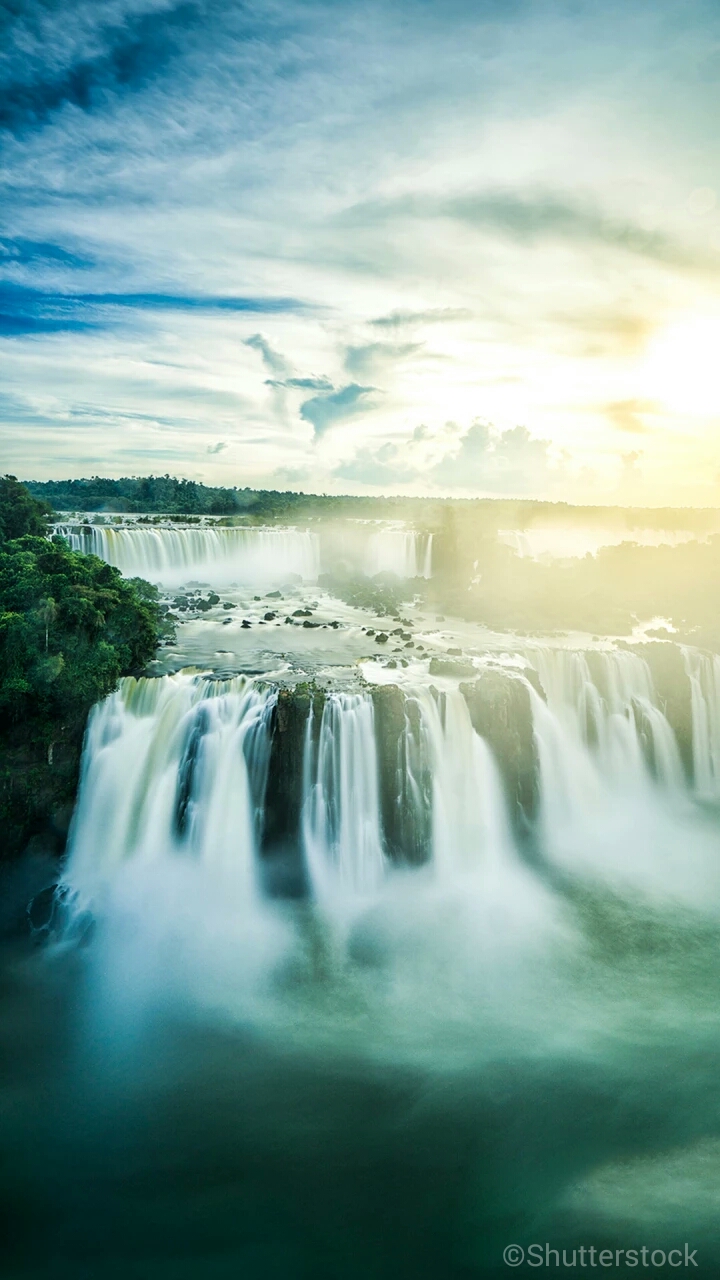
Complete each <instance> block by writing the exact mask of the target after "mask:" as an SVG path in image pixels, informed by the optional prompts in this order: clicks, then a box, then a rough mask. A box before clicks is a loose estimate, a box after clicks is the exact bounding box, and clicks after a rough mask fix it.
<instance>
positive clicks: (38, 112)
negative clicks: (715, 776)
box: [0, 0, 720, 506]
mask: <svg viewBox="0 0 720 1280" xmlns="http://www.w3.org/2000/svg"><path fill="white" fill-rule="evenodd" d="M719 116H720V5H718V4H717V0H712V2H710V3H708V2H707V0H682V3H680V0H673V2H670V0H652V3H645V2H644V0H623V2H622V3H614V0H603V3H602V4H598V3H597V0H593V2H592V3H586V2H585V0H565V2H564V3H552V2H550V0H548V2H547V3H546V2H545V0H442V3H440V0H382V2H380V0H378V2H374V0H367V2H366V3H356V2H355V0H332V2H328V0H326V2H324V3H322V2H316V0H268V2H266V3H259V4H254V3H251V2H248V3H240V2H239V0H0V450H1V452H2V459H3V461H2V470H3V471H9V472H11V473H13V474H15V475H18V476H20V477H21V478H25V479H29V478H33V479H53V478H65V477H71V476H88V475H105V476H122V475H147V474H151V473H153V474H164V473H166V472H168V473H170V474H171V475H177V476H187V477H189V478H192V479H196V480H202V481H204V482H206V483H210V484H224V485H239V486H244V485H250V486H262V487H269V488H279V489H301V490H305V491H313V492H327V493H368V494H374V493H377V494H380V493H399V494H403V493H406V494H425V495H457V496H461V497H474V496H530V497H536V498H546V499H552V500H563V501H569V502H577V503H622V504H625V505H628V504H633V505H641V504H642V505H651V506H658V505H696V506H719V505H720V132H719V131H718V129H717V120H718V118H719Z"/></svg>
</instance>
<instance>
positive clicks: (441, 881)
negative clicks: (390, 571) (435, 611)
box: [3, 633, 720, 1280]
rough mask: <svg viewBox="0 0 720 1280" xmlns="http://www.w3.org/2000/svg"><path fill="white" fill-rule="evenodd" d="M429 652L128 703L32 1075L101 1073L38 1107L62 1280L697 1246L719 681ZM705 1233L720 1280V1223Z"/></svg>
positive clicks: (89, 787) (711, 1107) (97, 786)
mask: <svg viewBox="0 0 720 1280" xmlns="http://www.w3.org/2000/svg"><path fill="white" fill-rule="evenodd" d="M333 634H334V633H333ZM403 652H409V653H413V651H412V650H408V651H405V650H403ZM414 652H415V656H414V657H413V659H411V660H410V661H408V662H407V665H406V666H403V665H401V663H400V662H399V660H398V658H397V657H395V658H394V657H393V656H392V655H391V654H390V655H389V654H388V653H387V652H384V653H382V654H379V655H377V657H376V658H375V660H373V661H367V662H363V663H362V665H361V667H360V668H359V669H358V668H357V667H356V668H355V669H348V668H347V667H343V668H338V667H335V668H333V669H331V670H330V669H325V670H323V671H319V672H318V674H317V676H316V679H315V680H308V679H307V678H303V676H306V673H301V672H298V671H292V670H287V669H286V670H285V671H280V672H277V673H276V674H275V675H267V676H257V675H256V676H252V677H244V676H234V677H232V678H227V679H219V678H217V677H216V676H215V675H213V674H212V673H210V672H208V671H198V670H185V671H180V672H177V673H175V674H172V675H165V676H161V677H147V676H145V677H139V678H128V679H125V680H123V681H122V682H121V684H120V687H119V688H118V690H117V692H115V693H114V694H112V695H111V697H109V698H108V699H106V700H105V701H104V702H103V703H102V704H100V705H99V706H97V707H96V708H95V710H94V711H93V713H92V715H91V718H90V721H89V724H88V728H87V735H86V742H85V750H84V757H83V766H82V777H81V785H80V793H79V799H78V803H77V807H76V812H75V817H74V822H73V826H72V831H71V838H70V848H69V852H68V857H67V861H66V864H65V867H64V870H63V886H62V889H61V892H60V894H59V895H58V897H57V898H56V904H57V905H56V910H55V915H54V916H53V917H52V923H51V925H50V926H49V932H50V939H51V946H50V947H49V948H38V950H37V954H38V956H39V957H40V960H41V963H42V965H43V973H44V974H45V975H46V981H47V982H48V991H47V992H46V995H45V998H44V999H43V1000H41V1001H39V1002H38V1003H39V1015H38V1018H37V1024H38V1025H37V1026H36V1027H35V1028H34V1032H33V1034H34V1039H33V1044H35V1043H42V1041H43V1037H47V1035H48V1027H49V1028H51V1029H52V1028H53V1027H54V1026H56V1024H57V1021H58V1020H60V1021H62V1018H63V1017H64V1018H65V1020H66V1023H70V1024H71V1026H72V1029H73V1035H74V1036H75V1040H74V1041H72V1042H71V1043H72V1049H74V1052H73V1051H72V1050H71V1051H70V1052H69V1051H68V1045H67V1039H69V1036H68V1037H66V1038H61V1039H60V1049H59V1051H58V1053H57V1055H56V1056H55V1057H54V1058H51V1059H50V1062H49V1068H48V1072H47V1078H43V1098H42V1099H40V1101H38V1098H39V1094H40V1090H39V1089H36V1090H35V1092H34V1093H33V1092H32V1091H30V1092H29V1093H28V1087H27V1080H26V1075H28V1076H29V1078H30V1079H31V1080H32V1079H33V1078H34V1077H33V1076H32V1072H30V1073H27V1072H24V1073H20V1072H19V1073H18V1079H17V1082H13V1090H12V1093H11V1094H10V1096H9V1101H10V1103H11V1104H12V1105H11V1106H8V1107H7V1112H8V1113H9V1114H14V1110H15V1109H17V1108H18V1106H20V1113H21V1120H22V1123H17V1124H16V1125H15V1126H14V1127H13V1128H12V1141H13V1143H14V1146H12V1148H11V1149H12V1152H13V1155H14V1154H15V1152H16V1153H17V1158H14V1159H13V1160H12V1161H11V1162H10V1163H11V1178H12V1189H13V1191H14V1192H15V1191H16V1186H17V1183H18V1181H20V1183H21V1185H22V1180H23V1179H24V1178H25V1183H26V1186H27V1187H29V1190H25V1191H24V1192H23V1194H24V1195H25V1196H26V1197H27V1203H28V1204H31V1205H32V1206H33V1207H34V1205H35V1200H34V1198H32V1197H35V1196H36V1193H37V1192H36V1188H37V1186H38V1185H40V1184H41V1183H42V1179H43V1178H45V1177H47V1173H46V1170H47V1168H50V1170H51V1171H52V1175H53V1176H52V1180H51V1194H50V1195H48V1197H47V1199H46V1200H45V1201H44V1202H43V1203H44V1220H48V1221H49V1223H50V1226H49V1227H48V1228H47V1235H48V1237H49V1240H50V1245H51V1246H52V1249H53V1259H54V1258H55V1256H56V1252H57V1248H58V1246H57V1241H58V1240H59V1241H60V1242H61V1246H60V1247H61V1248H65V1249H66V1250H67V1251H68V1252H70V1251H72V1259H73V1263H74V1261H75V1258H78V1259H79V1262H80V1263H82V1265H81V1266H78V1267H77V1268H74V1269H73V1268H71V1269H69V1270H68V1269H66V1270H65V1271H60V1272H59V1274H60V1275H61V1276H64V1275H68V1276H71V1275H73V1274H86V1273H87V1274H88V1275H90V1274H93V1275H94V1274H98V1275H102V1274H104V1268H103V1265H102V1264H101V1263H100V1262H98V1265H97V1266H96V1265H95V1260H96V1259H98V1258H101V1257H104V1253H103V1251H104V1250H106V1249H107V1247H108V1245H107V1242H108V1240H110V1241H111V1242H112V1247H113V1249H114V1250H115V1252H116V1253H117V1256H118V1257H121V1258H122V1259H123V1262H125V1261H126V1260H127V1266H126V1267H125V1273H126V1274H129V1275H131V1274H135V1273H136V1272H137V1274H140V1270H142V1274H145V1273H146V1272H147V1274H151V1273H153V1269H154V1262H155V1260H156V1258H157V1256H158V1254H159V1253H160V1251H161V1248H162V1247H165V1242H166V1240H167V1237H168V1236H171V1243H170V1245H169V1246H167V1252H168V1256H169V1257H170V1266H169V1268H167V1267H166V1268H164V1271H163V1274H164V1273H165V1272H166V1273H167V1274H168V1275H172V1276H173V1277H174V1276H175V1275H177V1276H178V1277H180V1276H182V1277H183V1278H184V1277H185V1276H188V1277H190V1276H194V1275H195V1273H196V1270H197V1266H196V1263H197V1249H198V1239H200V1242H201V1244H202V1246H203V1264H202V1266H201V1271H202V1274H203V1275H204V1274H206V1273H207V1274H208V1275H214V1274H217V1275H218V1278H219V1280H225V1278H226V1277H227V1278H228V1280H230V1277H231V1276H234V1275H236V1274H243V1275H245V1274H247V1275H248V1276H250V1277H252V1280H265V1278H266V1277H272V1278H273V1280H274V1278H275V1277H277V1278H278V1280H280V1277H284V1276H292V1275H313V1276H314V1275H318V1276H319V1277H322V1280H334V1277H335V1276H348V1277H349V1278H353V1280H354V1277H357V1278H358V1280H360V1277H362V1276H363V1275H372V1276H377V1277H378V1280H393V1278H394V1277H397V1276H401V1277H403V1280H411V1277H412V1280H416V1278H417V1280H435V1278H436V1277H439V1276H442V1277H445V1276H447V1277H448V1280H464V1278H465V1277H467V1280H489V1278H490V1277H497V1276H499V1275H500V1274H501V1272H500V1268H501V1267H502V1261H501V1260H502V1255H503V1249H504V1248H505V1247H506V1246H507V1244H508V1242H509V1241H510V1240H512V1241H515V1242H517V1243H519V1244H520V1245H521V1246H523V1247H525V1246H527V1245H529V1244H530V1242H534V1241H535V1240H539V1241H543V1242H544V1241H545V1240H547V1241H548V1242H549V1247H550V1248H553V1249H554V1248H555V1247H556V1245H557V1246H558V1247H559V1248H560V1249H562V1248H564V1246H565V1242H567V1241H568V1240H569V1243H570V1248H569V1257H570V1258H572V1255H573V1248H574V1247H575V1242H576V1241H579V1240H583V1241H586V1242H588V1243H590V1242H592V1243H593V1244H594V1245H596V1246H597V1247H598V1248H600V1247H604V1246H605V1245H608V1246H611V1245H612V1247H613V1248H614V1247H615V1244H616V1243H617V1242H618V1241H619V1242H620V1244H618V1247H620V1245H624V1244H627V1243H628V1242H630V1243H631V1244H632V1246H633V1247H634V1246H635V1244H637V1245H638V1246H641V1245H642V1242H643V1241H645V1240H647V1242H648V1247H649V1248H657V1249H658V1250H661V1251H664V1252H663V1256H665V1255H666V1254H667V1253H668V1251H669V1250H670V1249H671V1248H675V1247H676V1246H677V1245H678V1242H680V1247H681V1249H684V1245H683V1243H682V1242H683V1241H684V1240H685V1239H687V1240H689V1241H690V1242H691V1244H690V1247H691V1248H694V1247H695V1241H696V1236H697V1235H699V1233H700V1226H698V1225H697V1223H698V1222H700V1219H699V1218H696V1217H695V1216H693V1215H694V1214H695V1212H696V1203H697V1198H698V1185H699V1184H700V1185H702V1184H703V1181H704V1183H705V1185H707V1186H709V1187H710V1188H711V1191H712V1188H714V1186H715V1183H716V1168H717V1137H716V1131H717V1070H716V1064H717V1058H718V1052H720V1031H718V1030H716V1029H715V1028H716V1026H717V998H718V983H717V973H718V963H717V955H718V928H719V926H718V920H719V919H720V829H719V828H718V820H717V815H718V804H717V800H718V774H719V771H718V761H719V760H720V755H719V754H718V744H719V743H720V699H718V697H717V690H718V682H717V678H718V669H717V665H716V662H717V660H716V659H714V658H713V657H711V656H710V655H707V654H701V653H699V652H697V651H695V650H690V649H687V650H685V651H684V652H683V651H682V650H681V649H679V648H677V647H676V646H674V645H671V644H662V643H658V644H652V643H649V644H646V645H643V646H640V645H636V646H633V647H632V649H631V648H630V647H627V648H623V647H622V646H615V647H613V646H611V645H610V644H609V643H602V642H601V643H600V644H596V645H595V646H589V647H588V648H587V649H585V650H579V649H578V650H571V649H569V648H566V647H563V646H557V645H556V646H552V645H547V646H541V645H538V644H527V643H525V642H523V641H520V642H516V643H515V644H509V645H508V647H507V648H500V647H495V648H493V649H492V650H491V649H489V648H486V649H485V650H483V651H482V652H476V653H475V654H473V655H472V662H470V661H469V660H465V659H464V660H463V665H462V667H461V668H460V670H461V671H462V675H453V674H452V672H453V670H457V668H456V667H454V665H453V664H452V663H450V662H448V661H445V662H443V663H440V664H439V665H435V667H434V672H437V673H438V674H434V672H432V671H431V670H430V666H431V663H430V660H429V659H428V658H427V657H426V656H425V657H423V656H417V650H415V651H414ZM55 957H56V958H57V960H58V964H57V965H53V963H52V961H53V959H54V958H55ZM48 974H49V975H50V978H48V977H47V975H48ZM58 974H59V975H60V976H59V977H58ZM62 975H65V976H66V981H67V983H68V988H69V994H68V993H65V996H64V1005H63V995H64V992H63V983H62ZM68 975H69V977H68ZM20 981H21V984H22V985H21V987H20V992H19V998H18V1000H17V1009H18V1010H20V1013H19V1014H18V1013H17V1012H16V1014H15V1017H14V1018H12V1019H10V1020H9V1023H8V1032H7V1035H6V1039H5V1041H4V1042H3V1045H4V1047H5V1046H11V1048H12V1052H14V1046H15V1044H16V1043H19V1044H20V1045H22V1044H23V1037H24V1036H25V1037H26V1030H25V1026H26V1018H27V1003H28V1001H27V978H26V975H25V974H24V972H23V973H21V974H20ZM64 1010H65V1012H64ZM12 1052H11V1051H10V1050H9V1051H8V1052H7V1053H6V1055H5V1056H6V1057H7V1058H8V1059H11V1057H12ZM68 1063H70V1064H71V1066H72V1075H73V1079H72V1087H70V1086H69V1085H68V1084H67V1080H68V1075H69V1073H68V1070H67V1067H68ZM4 1069H5V1068H4ZM25 1096H28V1097H29V1098H30V1099H31V1104H32V1106H31V1105H30V1104H28V1105H27V1106H26V1107H25V1108H24V1110H23V1108H22V1099H23V1098H24V1097H25ZM45 1097H46V1099H47V1100H45ZM18 1100H20V1102H18ZM38 1107H39V1108H40V1115H39V1119H38V1118H36V1114H35V1113H36V1111H37V1109H38ZM46 1133H50V1134H53V1135H59V1136H57V1137H56V1143H55V1150H53V1151H50V1152H48V1149H47V1148H48V1143H47V1140H46V1138H45V1136H44V1135H45V1134H46ZM558 1135H559V1136H558ZM50 1145H52V1144H50ZM58 1151H60V1152H61V1154H60V1156H58V1154H57V1152H58ZM50 1157H52V1158H50ZM33 1162H34V1164H36V1165H37V1166H38V1167H40V1168H41V1169H42V1173H41V1174H40V1175H39V1176H35V1179H34V1181H33V1180H32V1179H28V1178H27V1177H26V1175H25V1173H24V1171H25V1169H26V1168H27V1167H28V1165H29V1166H30V1167H31V1169H32V1170H33V1171H34V1164H33ZM690 1200H691V1201H692V1211H689V1210H688V1209H687V1205H688V1202H689V1201H690ZM703 1212H704V1214H705V1216H704V1218H703V1219H702V1221H704V1222H706V1227H705V1228H704V1230H705V1235H704V1236H702V1235H700V1244H701V1246H702V1247H703V1248H704V1249H705V1254H703V1255H702V1256H710V1257H711V1258H714V1257H716V1255H715V1254H712V1253H710V1250H709V1245H708V1241H712V1240H716V1238H717V1237H716V1231H717V1228H716V1196H715V1195H714V1191H712V1194H711V1195H710V1196H709V1198H708V1201H707V1210H704V1211H703ZM398 1219H399V1220H398ZM25 1221H26V1220H25V1218H23V1220H22V1222H21V1227H22V1228H23V1231H24V1230H25ZM688 1221H689V1222H690V1223H691V1224H692V1230H691V1229H690V1228H689V1227H687V1222H688ZM138 1223H139V1224H140V1225H139V1226H138ZM158 1223H159V1224H160V1225H159V1226H158ZM338 1223H342V1228H343V1232H344V1231H345V1230H347V1232H348V1233H349V1236H350V1240H349V1243H348V1244H347V1245H346V1244H345V1243H343V1244H342V1247H338V1246H337V1239H338V1231H337V1224H338ZM628 1224H630V1226H632V1230H633V1234H632V1235H629V1234H625V1233H628V1232H629V1231H630V1226H629V1225H628ZM666 1224H669V1226H668V1225H666ZM707 1224H709V1225H707ZM71 1232H72V1235H71V1234H70V1233H71ZM91 1232H94V1233H95V1234H94V1236H93V1237H91V1239H90V1244H88V1239H89V1233H91ZM218 1232H220V1233H221V1236H222V1238H221V1239H220V1242H219V1243H218ZM663 1232H664V1233H665V1234H663ZM144 1234H145V1235H146V1236H147V1238H148V1240H149V1241H150V1244H149V1245H148V1246H147V1248H146V1249H145V1250H144V1251H143V1252H142V1253H141V1252H140V1246H139V1245H138V1241H140V1242H141V1244H142V1240H143V1235H144ZM68 1239H69V1241H70V1243H69V1244H67V1245H66V1244H64V1243H63V1242H65V1241H66V1240H68ZM93 1239H94V1240H95V1241H96V1243H95V1245H94V1250H95V1251H94V1252H93V1247H92V1240H93ZM278 1240H279V1241H280V1245H278ZM343 1240H344V1236H343ZM158 1241H160V1247H157V1246H158ZM178 1241H179V1242H180V1243H181V1244H182V1247H183V1250H184V1255H185V1256H184V1257H183V1259H182V1260H181V1261H182V1266H178V1265H176V1264H177V1260H178V1250H179V1245H178ZM228 1241H229V1242H230V1246H228V1244H227V1242H228ZM236 1241H237V1242H239V1243H238V1244H237V1247H235V1243H234V1242H236ZM318 1241H319V1242H320V1244H318ZM75 1242H77V1243H75ZM258 1242H259V1243H258ZM516 1247H517V1245H516ZM543 1247H544V1246H543ZM628 1247H629V1244H628ZM219 1249H220V1252H218V1250H219ZM88 1256H89V1258H90V1262H89V1264H88V1265H89V1268H90V1269H88V1266H85V1262H86V1261H87V1258H88ZM561 1256H562V1255H561ZM586 1256H587V1255H586ZM698 1256H701V1255H700V1254H699V1255H698ZM146 1259H147V1266H146V1265H145V1262H146ZM218 1259H219V1261H218V1265H217V1266H215V1261H216V1260H218ZM238 1259H239V1260H240V1263H241V1266H240V1267H239V1269H238V1267H237V1263H238ZM551 1259H552V1255H551ZM206 1260H209V1261H208V1263H207V1266H206V1265H205V1261H206ZM298 1260H299V1261H298ZM306 1260H307V1263H308V1265H305V1262H306ZM316 1260H319V1263H318V1265H317V1266H316V1265H315V1263H316ZM186 1261H187V1265H185V1263H186ZM136 1263H141V1264H142V1265H141V1267H140V1270H138V1265H136ZM211 1263H212V1265H211ZM296 1263H297V1265H296ZM406 1263H407V1265H406ZM226 1264H227V1265H226ZM410 1264H412V1265H410ZM83 1268H84V1269H83ZM213 1268H214V1269H213ZM116 1270H117V1268H116ZM520 1270H521V1271H522V1268H520ZM715 1273H716V1268H715V1270H708V1269H706V1270H705V1272H703V1271H700V1270H699V1271H698V1274H707V1275H708V1276H710V1275H713V1274H715ZM25 1274H27V1276H28V1277H29V1276H30V1275H33V1276H34V1275H35V1274H40V1275H42V1276H43V1280H44V1277H45V1275H47V1276H50V1275H51V1274H52V1275H53V1276H54V1275H55V1274H56V1273H55V1272H54V1271H47V1272H40V1273H38V1272H36V1271H28V1272H27V1273H23V1280H25ZM119 1274H120V1271H119V1270H118V1275H119ZM611 1274H612V1272H611ZM617 1274H618V1275H620V1274H621V1272H620V1271H617Z"/></svg>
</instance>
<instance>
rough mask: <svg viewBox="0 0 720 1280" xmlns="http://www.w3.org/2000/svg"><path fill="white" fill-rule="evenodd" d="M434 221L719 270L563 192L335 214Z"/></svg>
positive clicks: (499, 194)
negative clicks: (451, 222) (603, 248)
mask: <svg viewBox="0 0 720 1280" xmlns="http://www.w3.org/2000/svg"><path fill="white" fill-rule="evenodd" d="M438 219H450V220H452V221H455V222H460V223H463V224H464V225H465V226H468V227H472V228H474V229H475V230H478V231H492V232H495V233H497V234H499V235H502V236H505V237H506V238H507V239H509V240H513V241H515V242H517V243H520V244H525V245H529V246H532V245H535V244H539V243H542V242H547V241H550V240H556V241H560V242H564V243H574V244H579V245H581V246H591V245H600V246H606V247H608V248H611V249H615V250H618V251H622V252H625V253H631V254H636V255H639V256H642V257H646V258H650V259H653V260H655V261H656V262H659V263H662V264H664V265H668V266H674V267H684V268H697V267H705V268H707V267H708V266H714V267H715V268H717V267H718V266H720V255H718V254H717V253H712V252H708V251H707V250H699V249H694V248H690V247H688V246H687V245H685V244H683V243H681V242H679V241H678V240H676V239H674V238H673V237H672V236H669V235H667V234H665V233H664V232H661V231H650V230H648V229H647V228H646V227H644V226H641V225H640V224H639V223H636V222H633V221H631V220H629V219H623V218H618V217H615V216H613V215H610V214H608V213H607V212H606V211H605V210H604V209H603V208H602V207H601V206H600V205H599V204H597V203H594V202H592V201H590V200H589V199H580V198H573V197H572V196H569V195H567V194H566V193H565V192H563V191H552V190H550V191H544V190H532V189H529V190H527V191H518V192H514V191H509V190H490V191H484V190H480V191H477V192H474V193H470V194H463V195H456V196H450V197H448V196H432V195H424V194H422V195H413V194H409V195H404V196H399V197H395V198H393V199H385V200H375V201H366V202H363V203H360V204H357V205H353V206H351V208H349V209H347V210H345V211H344V212H343V213H342V214H341V215H339V222H340V223H341V224H342V223H346V224H348V225H351V226H358V227H368V226H372V225H382V224H383V223H387V222H390V221H393V220H419V221H431V220H438Z"/></svg>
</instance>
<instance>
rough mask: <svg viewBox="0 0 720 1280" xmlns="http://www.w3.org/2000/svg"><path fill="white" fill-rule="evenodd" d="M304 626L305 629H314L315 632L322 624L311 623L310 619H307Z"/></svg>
mask: <svg viewBox="0 0 720 1280" xmlns="http://www.w3.org/2000/svg"><path fill="white" fill-rule="evenodd" d="M303 626H304V627H308V628H312V629H313V630H316V629H317V628H318V627H319V626H320V623H319V622H310V621H309V619H308V618H306V619H305V621H304V622H303Z"/></svg>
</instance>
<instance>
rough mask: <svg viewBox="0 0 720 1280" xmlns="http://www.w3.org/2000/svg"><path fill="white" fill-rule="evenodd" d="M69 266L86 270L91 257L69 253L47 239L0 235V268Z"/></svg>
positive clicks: (89, 265) (91, 264)
mask: <svg viewBox="0 0 720 1280" xmlns="http://www.w3.org/2000/svg"><path fill="white" fill-rule="evenodd" d="M16 266H19V267H28V266H30V267H40V268H43V267H44V268H48V267H50V268H57V267H69V268H72V269H73V270H75V271H77V270H87V269H88V268H90V267H92V266H94V262H93V261H92V259H90V258H88V257H81V256H80V255H79V254H76V253H71V252H70V251H69V250H67V249H64V248H63V247H62V245H59V244H53V243H52V242H51V241H48V240H28V239H26V238H24V237H23V236H0V269H3V268H5V269H7V268H8V267H10V268H12V267H16Z"/></svg>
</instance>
